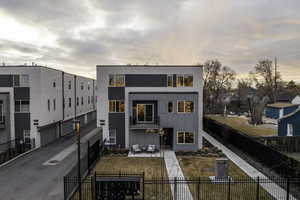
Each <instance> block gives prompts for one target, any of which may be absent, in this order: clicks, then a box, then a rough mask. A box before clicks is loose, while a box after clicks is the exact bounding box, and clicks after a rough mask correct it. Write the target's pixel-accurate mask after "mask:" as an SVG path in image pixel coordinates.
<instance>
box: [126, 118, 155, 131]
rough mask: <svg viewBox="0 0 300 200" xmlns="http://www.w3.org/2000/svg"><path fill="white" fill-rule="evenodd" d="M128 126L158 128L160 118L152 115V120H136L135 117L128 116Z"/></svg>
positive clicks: (132, 127)
mask: <svg viewBox="0 0 300 200" xmlns="http://www.w3.org/2000/svg"><path fill="white" fill-rule="evenodd" d="M129 123H130V128H131V129H147V128H159V126H160V118H159V116H156V117H154V119H153V121H152V122H138V121H137V119H136V117H133V116H130V122H129Z"/></svg>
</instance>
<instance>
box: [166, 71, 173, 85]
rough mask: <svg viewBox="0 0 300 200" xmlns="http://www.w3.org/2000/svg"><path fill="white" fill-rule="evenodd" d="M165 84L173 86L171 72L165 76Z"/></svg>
mask: <svg viewBox="0 0 300 200" xmlns="http://www.w3.org/2000/svg"><path fill="white" fill-rule="evenodd" d="M167 86H168V87H173V74H170V75H168V76H167Z"/></svg>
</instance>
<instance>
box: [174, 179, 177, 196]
mask: <svg viewBox="0 0 300 200" xmlns="http://www.w3.org/2000/svg"><path fill="white" fill-rule="evenodd" d="M174 200H177V177H175V178H174Z"/></svg>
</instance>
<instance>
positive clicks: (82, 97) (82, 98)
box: [81, 97, 83, 106]
mask: <svg viewBox="0 0 300 200" xmlns="http://www.w3.org/2000/svg"><path fill="white" fill-rule="evenodd" d="M81 105H82V106H83V97H81Z"/></svg>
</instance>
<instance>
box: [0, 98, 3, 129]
mask: <svg viewBox="0 0 300 200" xmlns="http://www.w3.org/2000/svg"><path fill="white" fill-rule="evenodd" d="M1 123H4V108H3V101H2V100H0V124H1Z"/></svg>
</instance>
